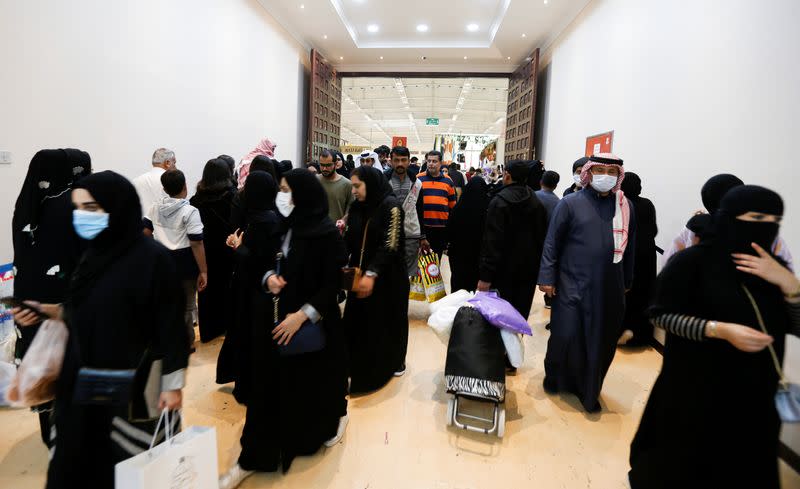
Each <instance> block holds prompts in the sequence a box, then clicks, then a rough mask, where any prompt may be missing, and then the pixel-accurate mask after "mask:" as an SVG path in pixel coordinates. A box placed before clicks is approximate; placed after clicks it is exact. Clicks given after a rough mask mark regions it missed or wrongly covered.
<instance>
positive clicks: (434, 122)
mask: <svg viewBox="0 0 800 489" xmlns="http://www.w3.org/2000/svg"><path fill="white" fill-rule="evenodd" d="M425 125H426V126H438V125H439V118H438V117H428V118H427V119H425Z"/></svg>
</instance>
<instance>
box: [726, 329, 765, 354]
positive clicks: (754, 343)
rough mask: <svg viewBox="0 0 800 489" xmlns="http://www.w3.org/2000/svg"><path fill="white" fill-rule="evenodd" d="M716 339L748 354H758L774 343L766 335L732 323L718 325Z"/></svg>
mask: <svg viewBox="0 0 800 489" xmlns="http://www.w3.org/2000/svg"><path fill="white" fill-rule="evenodd" d="M717 337H718V338H720V339H722V340H725V341H727V342H728V343H730V344H731V345H733V346H735V347H736V348H738V349H739V350H742V351H744V352H748V353H756V352H759V351H761V350H763V349H764V348H766V347H767V346H769V345H770V344H772V342H773V341H774V340H773V338H772V336H770V335H768V334H764V333H762V332H761V331H756V330H755V329H753V328H750V327H748V326H743V325H741V324H733V323H718V324H717Z"/></svg>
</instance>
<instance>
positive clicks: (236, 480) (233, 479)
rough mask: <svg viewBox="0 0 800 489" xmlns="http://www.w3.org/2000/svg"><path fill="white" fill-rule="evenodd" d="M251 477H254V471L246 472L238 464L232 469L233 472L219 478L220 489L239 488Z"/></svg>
mask: <svg viewBox="0 0 800 489" xmlns="http://www.w3.org/2000/svg"><path fill="white" fill-rule="evenodd" d="M251 475H253V471H252V470H244V469H243V468H242V467H241V466H240V465H239V464H236V465H234V466H233V467H231V470H229V471H228V472H226V473H225V474H224V475H223V476H222V477H220V478H219V489H234V488H235V487H239V484H241V483H242V482H243V481H244V480H245V479H247V478H248V477H250V476H251Z"/></svg>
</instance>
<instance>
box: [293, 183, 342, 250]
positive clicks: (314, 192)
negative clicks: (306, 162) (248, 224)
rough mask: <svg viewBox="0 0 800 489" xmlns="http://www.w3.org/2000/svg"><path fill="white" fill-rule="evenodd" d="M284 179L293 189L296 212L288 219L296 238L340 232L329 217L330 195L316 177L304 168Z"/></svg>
mask: <svg viewBox="0 0 800 489" xmlns="http://www.w3.org/2000/svg"><path fill="white" fill-rule="evenodd" d="M283 178H285V179H286V183H287V184H288V185H289V187H290V188H291V189H292V201H293V202H294V210H293V211H292V213H291V214H290V215H289V217H288V218H287V222H288V224H289V228H290V229H291V230H292V232H293V235H294V236H296V237H303V238H313V237H318V236H322V235H325V234H329V233H331V232H338V231H337V229H336V225H335V224H334V223H333V221H331V219H330V218H329V217H328V195H327V194H326V193H325V189H324V188H323V187H322V184H321V183H320V182H319V179H318V178H317V176H316V175H314V174H313V173H311V172H309V171H308V170H305V169H302V168H295V169H293V170H291V171H289V172H287V173H286V174H285V175H284V176H283Z"/></svg>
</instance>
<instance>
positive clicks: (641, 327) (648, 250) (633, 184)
mask: <svg viewBox="0 0 800 489" xmlns="http://www.w3.org/2000/svg"><path fill="white" fill-rule="evenodd" d="M622 191H623V192H625V197H627V198H628V200H630V201H631V202H632V203H633V207H634V210H635V212H634V214H633V216H634V219H636V249H635V252H634V253H635V255H634V256H635V258H634V261H633V277H634V278H633V287H632V288H631V290H630V291H628V293H627V294H626V295H625V318H624V319H623V321H622V325H623V327H622V329H623V333H622V338H621V339H620V342H621V343H623V344H625V345H627V346H641V345H648V344H649V343H650V340H651V339H652V338H653V325H652V324H650V318H649V317H648V316H647V311H646V310H647V307H648V306H649V305H650V300H651V299H652V298H653V293H654V292H655V286H656V258H657V256H656V235H657V234H658V225H657V224H656V207H655V206H654V205H653V203H652V202H651V201H650V199H646V198H644V197H642V196H641V194H642V180H641V179H640V178H639V175H637V174H635V173H631V172H628V173H625V181H624V182H622Z"/></svg>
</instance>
